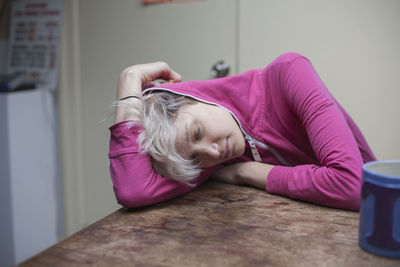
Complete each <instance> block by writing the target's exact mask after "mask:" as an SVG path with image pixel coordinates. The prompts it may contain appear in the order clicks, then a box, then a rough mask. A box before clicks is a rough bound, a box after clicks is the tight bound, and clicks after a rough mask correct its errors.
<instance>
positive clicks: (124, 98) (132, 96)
mask: <svg viewBox="0 0 400 267" xmlns="http://www.w3.org/2000/svg"><path fill="white" fill-rule="evenodd" d="M128 98H137V99H139V100H140V97H138V96H135V95H130V96H126V97H123V98H121V99H120V100H119V101H122V100H126V99H128Z"/></svg>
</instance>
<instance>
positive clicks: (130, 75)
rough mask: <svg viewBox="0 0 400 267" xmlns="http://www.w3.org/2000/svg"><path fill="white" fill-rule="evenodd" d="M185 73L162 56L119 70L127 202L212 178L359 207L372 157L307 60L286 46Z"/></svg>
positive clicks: (115, 133) (118, 158) (118, 143)
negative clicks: (251, 60)
mask: <svg viewBox="0 0 400 267" xmlns="http://www.w3.org/2000/svg"><path fill="white" fill-rule="evenodd" d="M155 79H164V80H166V81H168V82H169V83H164V84H158V85H157V84H155V83H154V80H155ZM180 81H181V77H180V75H179V74H178V73H176V72H175V71H173V70H171V69H170V68H169V67H168V65H167V64H165V63H162V62H156V63H150V64H144V65H136V66H132V67H129V68H127V69H125V70H124V71H123V72H122V73H121V75H120V78H119V83H118V98H117V99H119V100H120V101H118V102H117V108H116V114H115V124H114V125H113V126H112V127H110V130H111V141H110V153H109V157H110V171H111V177H112V181H113V185H114V192H115V194H116V197H117V200H118V202H119V203H120V204H121V205H123V206H126V207H136V206H144V205H150V204H154V203H158V202H161V201H164V200H167V199H170V198H173V197H175V196H178V195H181V194H183V193H185V192H187V191H189V190H191V189H193V188H194V187H196V186H197V185H199V184H201V183H202V182H204V181H205V180H206V179H208V178H210V177H212V178H214V179H216V180H218V181H222V182H226V183H232V184H248V185H251V186H255V187H259V188H262V189H264V190H266V191H267V192H269V193H273V194H279V195H284V196H288V197H291V198H296V199H301V200H304V201H308V202H313V203H317V204H321V205H327V206H331V207H336V208H343V209H353V210H357V209H358V208H359V203H360V184H361V168H362V165H363V163H365V162H368V161H372V160H375V156H374V155H373V153H372V151H371V149H370V148H369V146H368V144H367V142H366V140H365V139H364V137H363V136H362V134H361V132H360V130H359V129H358V127H357V126H356V124H355V123H354V122H353V120H352V119H351V118H350V116H349V115H348V114H347V113H346V111H345V110H344V109H343V108H342V107H341V106H340V105H339V104H338V103H337V101H336V100H335V99H334V98H333V96H332V95H331V94H330V93H329V92H328V90H327V88H326V87H325V85H324V84H323V82H322V81H321V80H320V78H319V76H318V74H317V73H316V71H315V70H314V68H313V66H312V65H311V63H310V62H309V60H308V59H306V58H305V57H303V56H301V55H299V54H295V53H286V54H283V55H281V56H280V57H278V58H277V59H275V60H274V61H273V62H272V63H270V64H269V65H268V66H267V67H265V68H263V69H257V70H251V71H248V72H245V73H243V74H239V75H235V76H231V77H226V78H220V79H214V80H209V81H189V82H180ZM148 87H150V88H148ZM142 88H143V89H144V90H143V92H142ZM167 177H168V178H167Z"/></svg>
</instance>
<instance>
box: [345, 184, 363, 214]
mask: <svg viewBox="0 0 400 267" xmlns="http://www.w3.org/2000/svg"><path fill="white" fill-rule="evenodd" d="M360 202H361V192H360V189H359V188H354V189H350V190H347V191H346V192H345V193H344V194H343V208H344V209H349V210H359V209H360Z"/></svg>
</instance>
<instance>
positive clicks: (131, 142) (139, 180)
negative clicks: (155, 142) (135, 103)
mask: <svg viewBox="0 0 400 267" xmlns="http://www.w3.org/2000/svg"><path fill="white" fill-rule="evenodd" d="M141 130H142V127H141V126H139V125H134V126H132V127H128V124H127V122H120V123H117V124H115V125H113V126H111V127H110V131H111V139H110V152H109V159H110V174H111V179H112V183H113V188H114V193H115V196H116V198H117V200H118V203H119V204H121V205H122V206H125V207H139V206H146V205H151V204H155V203H159V202H162V201H165V200H167V199H171V198H173V197H176V196H178V195H181V194H183V193H185V192H187V191H189V190H191V189H193V188H192V187H189V186H186V185H185V184H182V183H179V182H176V181H174V180H171V179H168V178H165V177H162V176H161V175H159V174H158V173H157V172H156V171H155V170H154V169H153V168H152V165H151V160H150V157H149V156H148V155H147V154H143V153H140V152H139V148H138V144H137V141H136V140H137V138H138V135H139V132H140V131H141ZM204 180H205V178H204V175H203V178H200V179H199V182H198V184H199V183H201V182H203V181H204Z"/></svg>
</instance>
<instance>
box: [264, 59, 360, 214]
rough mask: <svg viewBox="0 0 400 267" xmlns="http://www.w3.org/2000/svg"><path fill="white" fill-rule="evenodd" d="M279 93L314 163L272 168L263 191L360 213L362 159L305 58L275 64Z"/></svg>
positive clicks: (336, 107)
mask: <svg viewBox="0 0 400 267" xmlns="http://www.w3.org/2000/svg"><path fill="white" fill-rule="evenodd" d="M278 73H279V76H280V77H279V78H280V81H281V90H282V95H283V97H285V99H286V101H287V103H288V108H290V110H291V112H293V114H294V115H295V116H297V118H298V119H299V121H300V122H301V124H302V126H303V127H304V128H305V130H306V132H307V135H308V139H309V141H310V143H311V146H312V148H313V151H314V154H315V156H316V158H317V159H318V162H319V164H318V165H314V164H305V165H299V166H295V167H286V166H276V167H275V168H273V169H272V170H271V171H270V172H269V174H268V179H267V186H266V190H267V191H268V192H270V193H275V194H280V195H287V196H290V197H292V198H297V199H302V200H305V201H310V202H313V203H318V204H323V205H327V206H332V207H336V208H344V209H354V210H357V209H359V205H360V187H361V173H362V165H363V160H362V157H361V153H360V149H359V147H358V144H357V141H356V137H355V135H354V134H353V132H352V130H351V129H350V127H349V125H348V123H347V121H346V117H345V115H344V113H343V112H342V111H341V108H340V106H339V104H337V102H336V101H335V99H334V98H333V96H332V95H331V94H330V92H329V91H328V89H327V88H326V87H325V85H324V84H323V82H322V81H321V79H320V78H319V76H318V74H317V72H316V71H315V69H314V67H313V66H312V64H311V63H310V62H309V61H308V59H306V58H305V57H303V56H301V55H297V54H291V55H289V56H288V59H287V60H286V61H284V62H282V63H281V64H280V67H279V72H278Z"/></svg>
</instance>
